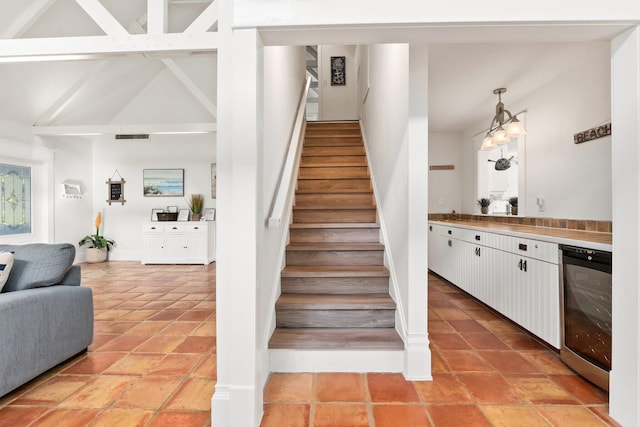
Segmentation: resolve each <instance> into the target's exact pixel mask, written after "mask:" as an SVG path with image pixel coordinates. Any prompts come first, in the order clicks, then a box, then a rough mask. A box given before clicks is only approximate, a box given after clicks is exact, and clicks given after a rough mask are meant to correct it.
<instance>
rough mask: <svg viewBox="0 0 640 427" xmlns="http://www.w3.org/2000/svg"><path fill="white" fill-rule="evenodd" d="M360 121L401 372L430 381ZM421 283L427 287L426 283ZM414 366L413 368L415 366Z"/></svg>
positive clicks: (422, 338) (424, 342)
mask: <svg viewBox="0 0 640 427" xmlns="http://www.w3.org/2000/svg"><path fill="white" fill-rule="evenodd" d="M359 123H360V133H361V135H362V141H363V142H364V149H365V153H366V156H367V165H368V167H369V178H370V179H371V185H372V187H373V194H374V197H375V201H376V211H377V214H378V222H379V223H380V237H381V240H382V242H381V243H382V244H384V247H385V251H384V254H385V255H384V262H385V267H387V269H388V270H389V289H390V295H391V298H393V300H394V301H395V303H396V331H397V332H398V335H400V339H402V342H403V343H404V351H403V353H404V354H403V362H402V365H403V367H402V373H403V375H404V377H405V378H406V379H408V380H413V381H430V380H432V379H433V378H432V376H431V350H430V349H429V339H428V336H427V335H426V334H425V335H422V334H414V336H410V335H409V333H408V331H407V324H406V322H405V319H406V315H405V314H406V313H405V307H404V304H403V301H402V300H401V298H399V297H398V295H399V294H400V289H399V288H398V276H397V273H396V271H397V270H396V268H395V264H394V262H393V257H392V256H391V251H390V250H387V248H390V247H391V244H390V241H389V238H388V234H387V226H386V222H385V220H384V213H383V212H382V209H381V208H380V198H379V197H378V187H377V185H376V174H375V170H374V168H373V167H372V164H371V156H370V155H369V144H367V135H366V133H365V130H364V126H363V125H362V120H359ZM424 286H427V284H426V283H425V284H424ZM418 360H422V361H423V362H422V363H416V361H418ZM424 360H426V361H427V363H426V365H427V366H428V368H427V369H426V371H425V369H421V367H420V365H424ZM416 366H417V368H414V367H416Z"/></svg>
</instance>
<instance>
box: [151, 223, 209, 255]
mask: <svg viewBox="0 0 640 427" xmlns="http://www.w3.org/2000/svg"><path fill="white" fill-rule="evenodd" d="M142 239H143V247H142V264H205V265H206V264H209V263H211V262H213V261H215V258H216V223H215V221H188V222H187V221H185V222H177V221H166V222H165V221H157V222H145V223H144V224H143V232H142Z"/></svg>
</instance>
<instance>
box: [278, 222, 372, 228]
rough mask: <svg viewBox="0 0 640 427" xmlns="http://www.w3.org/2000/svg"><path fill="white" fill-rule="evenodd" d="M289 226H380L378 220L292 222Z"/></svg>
mask: <svg viewBox="0 0 640 427" xmlns="http://www.w3.org/2000/svg"><path fill="white" fill-rule="evenodd" d="M289 228H296V229H314V228H378V229H379V228H380V224H378V223H376V222H316V223H292V224H289Z"/></svg>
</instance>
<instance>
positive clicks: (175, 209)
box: [164, 206, 178, 213]
mask: <svg viewBox="0 0 640 427" xmlns="http://www.w3.org/2000/svg"><path fill="white" fill-rule="evenodd" d="M164 211H165V212H169V213H176V212H178V207H177V206H167V208H166V209H165V210H164Z"/></svg>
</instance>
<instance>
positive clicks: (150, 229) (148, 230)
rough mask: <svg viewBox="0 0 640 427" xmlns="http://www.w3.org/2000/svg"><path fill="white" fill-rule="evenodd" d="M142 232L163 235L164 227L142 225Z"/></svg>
mask: <svg viewBox="0 0 640 427" xmlns="http://www.w3.org/2000/svg"><path fill="white" fill-rule="evenodd" d="M142 231H143V233H164V227H163V226H162V225H159V224H144V225H143V226H142Z"/></svg>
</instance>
